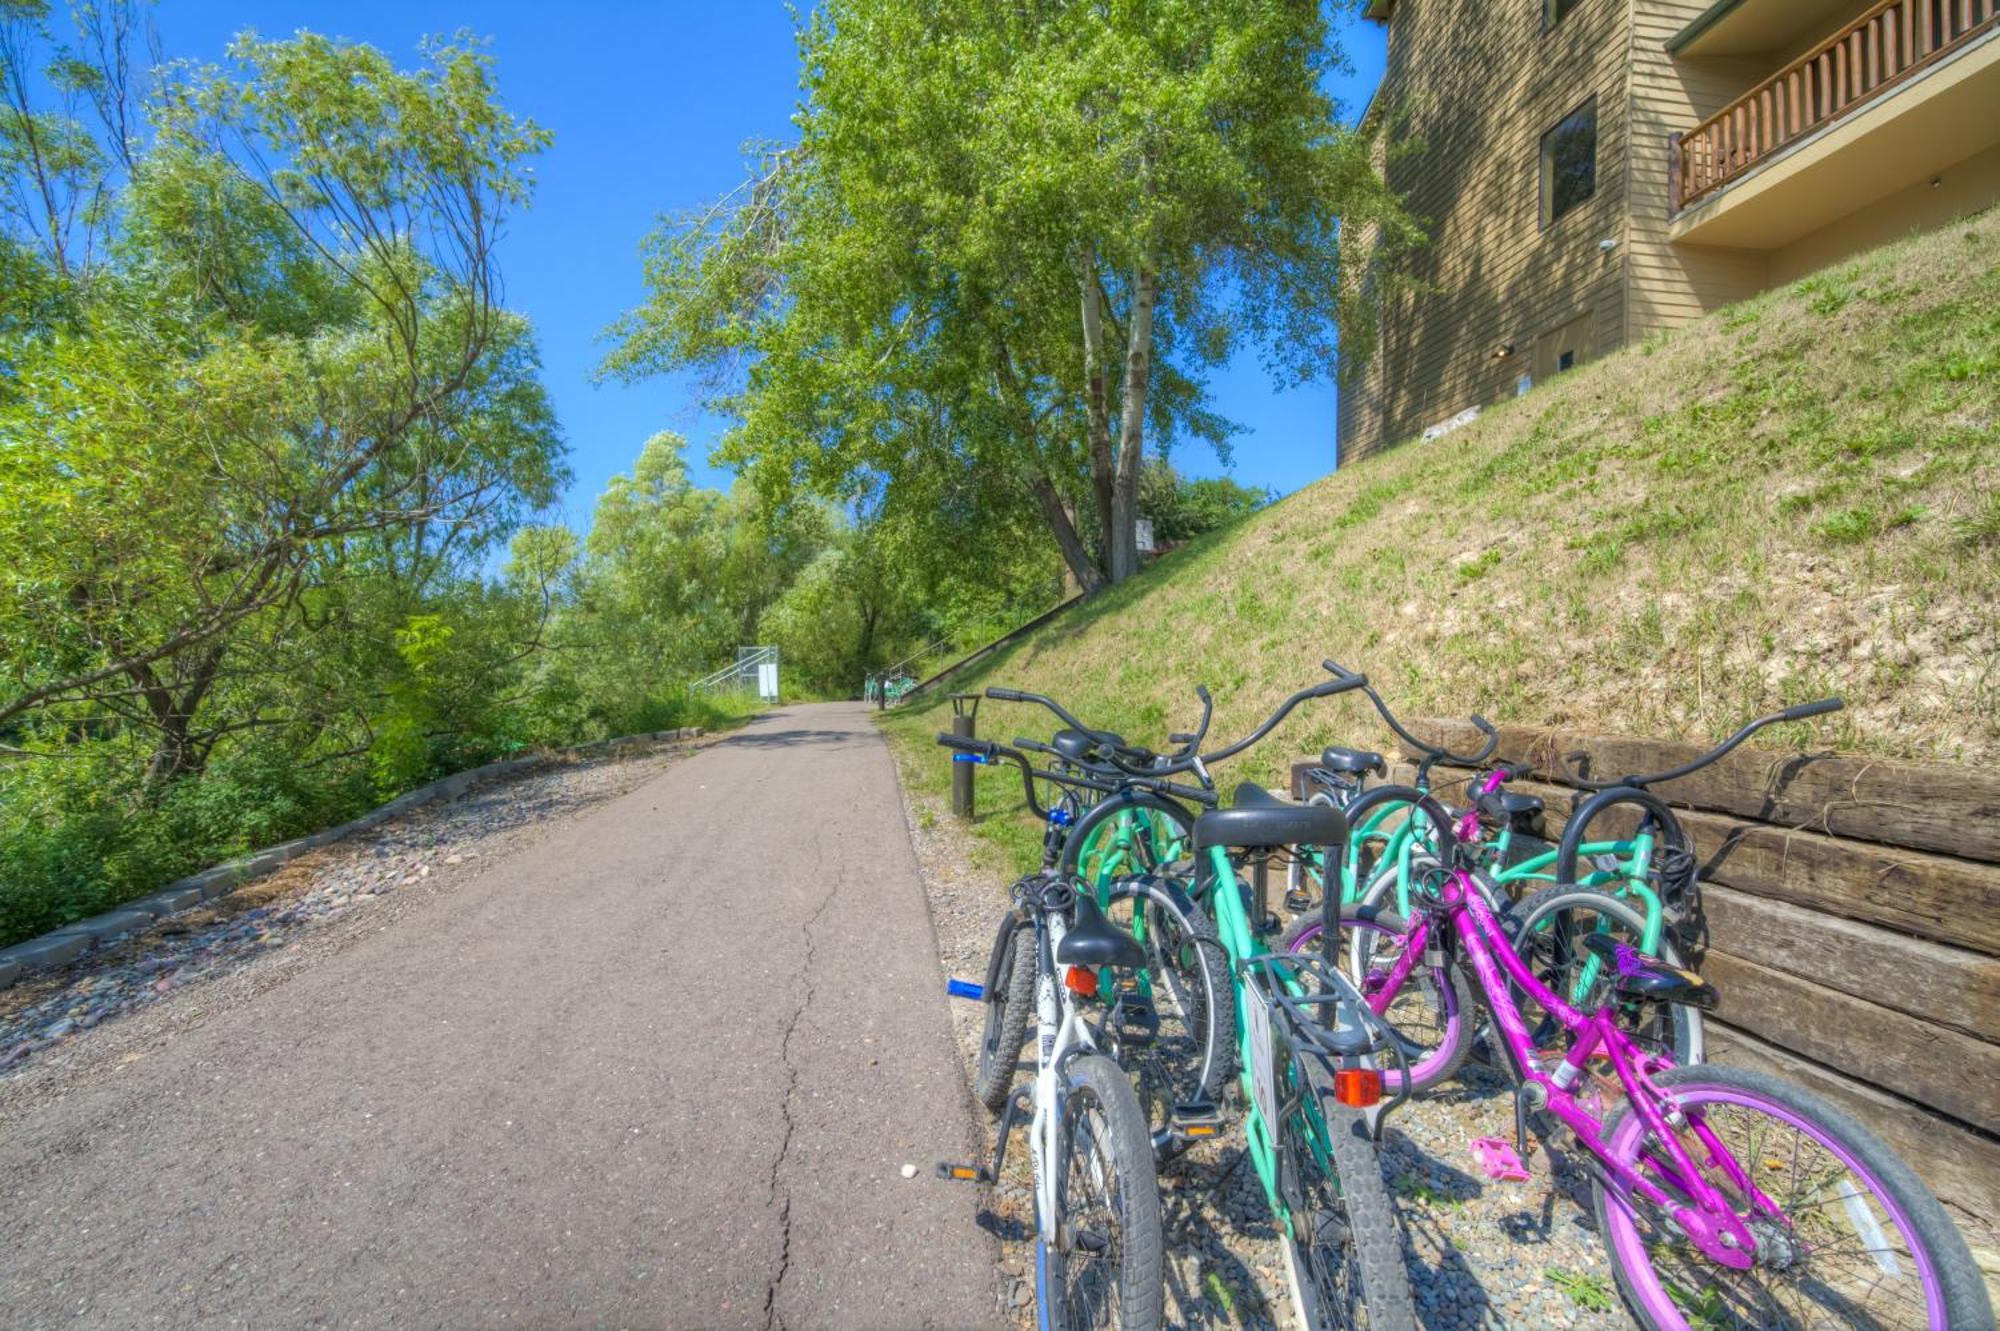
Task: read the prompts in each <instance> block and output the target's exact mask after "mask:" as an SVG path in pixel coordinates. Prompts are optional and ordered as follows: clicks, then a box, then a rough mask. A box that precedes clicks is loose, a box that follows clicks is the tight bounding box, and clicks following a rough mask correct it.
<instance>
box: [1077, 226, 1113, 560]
mask: <svg viewBox="0 0 2000 1331" xmlns="http://www.w3.org/2000/svg"><path fill="white" fill-rule="evenodd" d="M1077 284H1078V286H1079V287H1080V288H1081V291H1082V296H1083V373H1084V379H1085V386H1084V408H1085V418H1086V420H1087V421H1088V422H1089V424H1088V429H1089V432H1090V485H1091V490H1092V491H1093V497H1094V498H1095V499H1096V501H1097V515H1096V516H1097V539H1098V544H1099V546H1100V549H1099V551H1098V558H1099V560H1100V561H1101V563H1102V565H1103V567H1104V569H1105V571H1106V572H1107V573H1108V572H1110V571H1111V532H1112V491H1113V490H1114V489H1115V488H1116V485H1117V478H1116V475H1115V471H1116V468H1115V464H1114V463H1113V460H1112V452H1111V400H1110V398H1109V397H1108V396H1107V385H1106V383H1105V378H1104V303H1103V302H1104V294H1103V290H1102V288H1101V287H1100V286H1099V285H1098V280H1097V257H1096V255H1095V254H1092V253H1090V252H1089V251H1087V250H1086V251H1085V253H1084V256H1083V258H1082V260H1081V261H1080V262H1079V263H1078V266H1077Z"/></svg>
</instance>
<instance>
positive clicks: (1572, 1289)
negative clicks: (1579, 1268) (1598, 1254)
mask: <svg viewBox="0 0 2000 1331" xmlns="http://www.w3.org/2000/svg"><path fill="white" fill-rule="evenodd" d="M1542 1274H1543V1275H1545V1276H1547V1277H1548V1279H1549V1283H1550V1284H1551V1285H1554V1286H1555V1287H1556V1288H1557V1289H1559V1290H1561V1291H1562V1292H1563V1293H1565V1294H1567V1295H1569V1301H1570V1302H1571V1303H1574V1304H1575V1305H1576V1306H1577V1307H1579V1308H1582V1309H1584V1310H1585V1311H1586V1312H1594V1313H1601V1312H1610V1311H1611V1287H1610V1286H1609V1285H1607V1284H1605V1282H1604V1277H1603V1276H1600V1275H1594V1274H1591V1273H1589V1272H1575V1271H1564V1270H1562V1269H1560V1268H1559V1267H1554V1266H1552V1267H1550V1268H1549V1269H1548V1270H1546V1271H1544V1272H1543V1273H1542Z"/></svg>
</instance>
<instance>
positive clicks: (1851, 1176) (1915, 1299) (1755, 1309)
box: [1604, 1070, 1947, 1331]
mask: <svg viewBox="0 0 2000 1331" xmlns="http://www.w3.org/2000/svg"><path fill="white" fill-rule="evenodd" d="M1690 1071H1692V1070H1690ZM1672 1094H1673V1096H1674V1098H1675V1100H1676V1101H1678V1102H1679V1103H1680V1105H1681V1107H1682V1108H1683V1110H1684V1111H1685V1112H1687V1114H1688V1118H1689V1123H1688V1126H1687V1127H1686V1128H1683V1129H1681V1130H1680V1137H1681V1140H1682V1142H1683V1143H1684V1144H1685V1145H1686V1147H1687V1149H1688V1153H1689V1155H1690V1157H1691V1158H1692V1159H1694V1161H1695V1162H1696V1164H1697V1166H1699V1167H1701V1170H1702V1173H1703V1176H1704V1177H1705V1178H1706V1179H1707V1180H1708V1181H1709V1182H1710V1183H1712V1184H1714V1185H1715V1186H1716V1187H1717V1188H1718V1190H1720V1191H1721V1192H1722V1193H1723V1195H1724V1196H1725V1197H1727V1198H1728V1199H1729V1201H1730V1204H1731V1206H1732V1207H1733V1208H1734V1209H1735V1210H1736V1211H1737V1214H1738V1215H1739V1216H1741V1217H1744V1218H1745V1220H1746V1222H1747V1223H1748V1225H1749V1228H1750V1230H1751V1232H1752V1234H1753V1236H1755V1238H1756V1239H1757V1242H1758V1247H1759V1260H1758V1262H1757V1264H1756V1265H1755V1266H1753V1267H1751V1268H1750V1269H1749V1270H1746V1271H1735V1270H1731V1269H1729V1268H1727V1267H1724V1266H1722V1265H1720V1264H1718V1263H1715V1262H1713V1261H1710V1260H1709V1259H1707V1258H1706V1257H1704V1256H1703V1255H1702V1254H1701V1253H1700V1251H1699V1250H1697V1249H1696V1248H1695V1247H1694V1245H1692V1244H1691V1243H1689V1242H1688V1241H1687V1240H1686V1238H1685V1237H1684V1236H1683V1235H1682V1234H1681V1231H1680V1229H1679V1228H1678V1227H1677V1226H1675V1225H1673V1224H1672V1223H1671V1222H1669V1221H1667V1220H1665V1219H1664V1218H1662V1217H1660V1216H1659V1215H1657V1214H1656V1213H1655V1211H1654V1209H1653V1208H1652V1207H1650V1206H1648V1205H1646V1204H1645V1203H1644V1202H1643V1201H1637V1202H1632V1203H1627V1202H1626V1201H1625V1200H1624V1199H1622V1198H1620V1197H1619V1196H1617V1195H1616V1194H1607V1195H1606V1197H1605V1199H1604V1200H1605V1209H1604V1216H1605V1231H1606V1232H1605V1235H1604V1238H1605V1243H1606V1246H1607V1247H1608V1248H1609V1249H1610V1251H1611V1255H1612V1258H1613V1260H1614V1262H1616V1263H1617V1265H1618V1266H1619V1267H1620V1268H1621V1271H1622V1274H1623V1276H1624V1278H1625V1280H1626V1281H1627V1283H1628V1290H1629V1293H1630V1295H1631V1297H1632V1298H1633V1301H1634V1302H1635V1303H1636V1304H1637V1305H1638V1308H1637V1310H1638V1311H1639V1312H1640V1313H1641V1314H1642V1315H1643V1316H1645V1317H1647V1318H1648V1319H1650V1320H1651V1321H1652V1322H1653V1324H1654V1325H1665V1326H1673V1325H1676V1324H1677V1319H1678V1320H1685V1321H1686V1322H1687V1323H1688V1324H1689V1325H1690V1326H1694V1327H1698V1328H1704V1329H1705V1328H1709V1327H1716V1328H1725V1327H1727V1328H1735V1327H1743V1328H1751V1327H1755V1328H1759V1331H1762V1329H1763V1328H1780V1329H1781V1328H1800V1329H1801V1331H1803V1329H1804V1328H1817V1327H1829V1328H1830V1327H1848V1326H1869V1327H1874V1328H1880V1331H1894V1329H1896V1328H1928V1327H1939V1328H1942V1327H1944V1326H1946V1325H1947V1323H1946V1321H1945V1309H1944V1297H1943V1291H1942V1285H1941V1281H1940V1276H1939V1273H1938V1271H1937V1268H1936V1263H1935V1261H1934V1260H1933V1259H1932V1257H1931V1255H1930V1254H1928V1253H1927V1252H1926V1251H1925V1249H1924V1245H1923V1244H1922V1243H1921V1241H1919V1240H1918V1239H1917V1238H1916V1237H1915V1236H1916V1235H1917V1233H1918V1231H1917V1229H1916V1226H1915V1225H1914V1224H1913V1223H1912V1220H1911V1218H1910V1216H1909V1214H1908V1212H1907V1209H1906V1208H1905V1207H1904V1206H1903V1204H1902V1203H1901V1202H1900V1201H1899V1200H1898V1199H1897V1198H1896V1197H1895V1195H1894V1194H1893V1192H1892V1191H1891V1189H1890V1188H1889V1187H1888V1186H1887V1185H1886V1184H1885V1183H1884V1182H1883V1180H1882V1179H1881V1178H1880V1177H1879V1175H1878V1171H1877V1170H1876V1169H1874V1168H1871V1166H1870V1165H1869V1164H1868V1162H1866V1161H1865V1160H1863V1159H1862V1158H1861V1156H1860V1152H1858V1151H1857V1150H1855V1149H1854V1147H1853V1146H1852V1145H1851V1144H1849V1143H1846V1142H1843V1141H1841V1140H1840V1139H1839V1138H1838V1137H1837V1136H1836V1135H1835V1134H1834V1133H1833V1132H1831V1131H1829V1130H1828V1129H1826V1128H1824V1127H1822V1126H1821V1125H1820V1124H1819V1123H1817V1122H1816V1121H1814V1119H1813V1117H1812V1116H1811V1115H1810V1114H1808V1113H1806V1112H1804V1111H1802V1110H1801V1109H1799V1108H1798V1107H1796V1106H1793V1105H1788V1104H1785V1103H1784V1102H1783V1101H1782V1100H1781V1099H1780V1098H1778V1097H1777V1096H1775V1095H1772V1094H1769V1093H1765V1092H1760V1091H1758V1090H1757V1089H1755V1088H1754V1087H1752V1086H1745V1085H1730V1084H1716V1083H1713V1082H1704V1081H1703V1080H1702V1079H1701V1078H1700V1077H1699V1076H1696V1077H1694V1078H1692V1079H1688V1080H1676V1081H1675V1082H1674V1084H1673V1085H1672ZM1709 1136H1712V1139H1713V1140H1714V1141H1716V1142H1717V1143H1719V1145H1720V1147H1721V1148H1723V1150H1724V1151H1726V1156H1719V1155H1717V1154H1716V1153H1715V1152H1714V1151H1713V1149H1712V1148H1711V1147H1710V1145H1709V1142H1708V1140H1707V1137H1709ZM1645 1138H1646V1134H1645V1128H1644V1124H1643V1123H1642V1122H1641V1121H1640V1120H1639V1116H1638V1115H1637V1114H1635V1113H1630V1112H1628V1113H1626V1114H1624V1115H1623V1116H1622V1117H1620V1118H1619V1120H1618V1121H1617V1122H1616V1123H1615V1124H1614V1125H1613V1127H1612V1129H1611V1131H1610V1133H1609V1134H1608V1136H1607V1143H1606V1144H1607V1147H1608V1149H1609V1150H1610V1152H1611V1154H1612V1155H1613V1157H1614V1158H1616V1159H1620V1160H1624V1161H1627V1162H1631V1161H1633V1160H1634V1159H1636V1158H1638V1156H1639V1154H1640V1151H1641V1149H1642V1147H1643V1146H1644V1144H1645ZM1730 1160H1733V1161H1734V1162H1735V1166H1736V1167H1737V1168H1740V1170H1741V1171H1742V1172H1743V1173H1744V1174H1747V1176H1748V1178H1749V1180H1750V1183H1751V1184H1752V1186H1753V1187H1754V1189H1755V1192H1757V1193H1761V1194H1762V1195H1763V1197H1765V1198H1768V1199H1769V1200H1770V1201H1771V1202H1774V1203H1776V1214H1772V1213H1771V1212H1770V1210H1768V1209H1767V1208H1765V1207H1763V1206H1761V1205H1760V1204H1759V1203H1758V1201H1757V1200H1756V1199H1755V1198H1754V1197H1753V1196H1752V1195H1751V1193H1750V1192H1749V1191H1748V1190H1746V1189H1745V1188H1744V1187H1742V1186H1741V1185H1740V1184H1739V1183H1738V1182H1737V1181H1736V1179H1735V1178H1734V1177H1733V1175H1734V1173H1735V1170H1734V1169H1732V1167H1731V1165H1730V1163H1729V1161H1730ZM1649 1172H1650V1173H1651V1174H1652V1176H1653V1177H1654V1178H1655V1180H1656V1181H1661V1182H1663V1181H1664V1180H1663V1179H1662V1176H1661V1175H1660V1173H1659V1171H1658V1170H1657V1169H1655V1170H1651V1171H1649ZM1670 1195H1673V1193H1672V1190H1670Z"/></svg>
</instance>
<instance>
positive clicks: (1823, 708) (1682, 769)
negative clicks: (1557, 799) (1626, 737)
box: [1555, 698, 1847, 790]
mask: <svg viewBox="0 0 2000 1331" xmlns="http://www.w3.org/2000/svg"><path fill="white" fill-rule="evenodd" d="M1845 706H1847V704H1846V703H1845V702H1844V701H1842V700H1841V699H1839V698H1822V699H1820V700H1819V701H1818V702H1802V703H1798V704H1796V705H1795V706H1792V707H1787V708H1785V709H1784V710H1783V711H1778V712H1773V713H1771V714H1770V715H1769V716H1760V717H1758V718H1757V719H1756V720H1755V721H1752V722H1751V723H1750V724H1749V725H1747V726H1745V727H1743V729H1741V730H1739V731H1737V732H1736V733H1735V734H1734V735H1731V736H1730V737H1729V738H1728V739H1726V740H1724V741H1722V743H1720V744H1718V745H1716V746H1715V747H1714V748H1712V749H1710V750H1709V751H1708V752H1707V753H1704V754H1702V755H1701V757H1699V758H1696V759H1694V760H1693V761H1692V762H1685V763H1682V764H1681V765H1680V766H1679V767H1675V768H1670V769H1668V770H1667V771H1664V772H1654V773H1652V774H1651V775H1649V776H1624V777H1619V778H1618V779H1616V780H1613V781H1590V780H1586V779H1585V778H1584V777H1582V776H1580V775H1578V774H1577V773H1576V772H1575V771H1573V770H1571V768H1570V765H1569V760H1570V759H1571V758H1574V757H1576V756H1577V755H1576V754H1574V753H1571V754H1566V755H1564V757H1562V758H1561V759H1558V760H1557V762H1556V764H1555V766H1556V769H1557V774H1558V775H1559V776H1561V777H1562V778H1563V780H1565V781H1567V782H1569V783H1570V784H1571V785H1574V786H1576V787H1577V788H1578V789H1579V790H1609V789H1611V788H1612V787H1613V786H1637V787H1638V788H1639V789H1641V790H1644V789H1645V788H1646V787H1647V786H1653V785H1659V784H1662V783H1664V782H1667V781H1677V780H1679V779H1680V778H1681V777H1684V776H1687V775H1689V774H1690V773H1693V772H1699V771H1700V770H1701V769H1702V768H1704V767H1706V766H1708V765H1709V764H1710V763H1712V762H1715V761H1717V760H1719V759H1721V758H1722V757H1724V756H1725V755H1727V754H1728V753H1729V752H1730V750H1732V749H1734V748H1735V747H1736V746H1737V745H1739V744H1741V743H1742V742H1743V741H1744V740H1746V739H1749V738H1750V737H1751V736H1752V735H1754V734H1756V733H1757V732H1758V731H1760V730H1762V729H1763V728H1764V727H1765V726H1771V725H1776V724H1778V723H1779V722H1780V721H1804V720H1806V719H1807V718H1809V717H1815V716H1824V715H1826V714H1827V713H1828V712H1837V711H1839V710H1840V709H1841V708H1843V707H1845Z"/></svg>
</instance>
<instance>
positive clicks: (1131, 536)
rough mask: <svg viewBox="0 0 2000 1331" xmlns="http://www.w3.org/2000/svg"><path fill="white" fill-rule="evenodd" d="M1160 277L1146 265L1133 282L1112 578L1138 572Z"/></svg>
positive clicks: (1113, 499)
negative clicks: (1142, 468) (1141, 489)
mask: <svg viewBox="0 0 2000 1331" xmlns="http://www.w3.org/2000/svg"><path fill="white" fill-rule="evenodd" d="M1158 283H1159V277H1158V275H1157V274H1155V273H1154V272H1152V271H1151V270H1150V269H1141V270H1140V271H1139V275H1138V278H1137V280H1135V281H1134V282H1133V284H1132V328H1131V335H1130V337H1129V338H1128V339H1127V342H1126V347H1125V393H1124V402H1123V404H1122V405H1123V407H1124V418H1123V420H1122V421H1121V422H1120V428H1119V431H1118V473H1117V477H1116V481H1115V483H1114V485H1113V487H1112V491H1111V581H1113V582H1123V581H1125V579H1127V578H1129V577H1131V576H1132V575H1133V574H1134V573H1137V572H1138V571H1139V464H1140V463H1141V462H1143V461H1145V457H1146V391H1147V386H1148V384H1149V383H1150V382H1151V379H1152V370H1153V303H1154V301H1155V300H1156V299H1157V297H1158Z"/></svg>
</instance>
